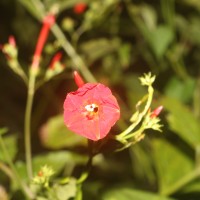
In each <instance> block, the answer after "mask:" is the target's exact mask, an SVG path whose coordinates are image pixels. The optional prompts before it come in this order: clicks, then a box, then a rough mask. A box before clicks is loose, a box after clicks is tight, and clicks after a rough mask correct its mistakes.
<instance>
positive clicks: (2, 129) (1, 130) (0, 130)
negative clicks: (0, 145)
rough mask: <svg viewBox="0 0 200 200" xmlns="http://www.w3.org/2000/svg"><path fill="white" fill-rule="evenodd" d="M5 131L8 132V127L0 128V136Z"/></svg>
mask: <svg viewBox="0 0 200 200" xmlns="http://www.w3.org/2000/svg"><path fill="white" fill-rule="evenodd" d="M6 132H8V129H7V128H6V127H4V128H0V136H1V135H4V134H5V133H6Z"/></svg>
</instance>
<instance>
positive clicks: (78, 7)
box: [74, 3, 87, 14]
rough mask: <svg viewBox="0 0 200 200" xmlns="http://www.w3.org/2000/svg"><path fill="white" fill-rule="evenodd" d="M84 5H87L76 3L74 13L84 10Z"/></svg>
mask: <svg viewBox="0 0 200 200" xmlns="http://www.w3.org/2000/svg"><path fill="white" fill-rule="evenodd" d="M86 7H87V5H86V4H85V3H77V4H76V5H75V6H74V13H76V14H81V13H83V12H84V11H85V9H86Z"/></svg>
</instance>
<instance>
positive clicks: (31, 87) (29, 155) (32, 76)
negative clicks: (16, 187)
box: [24, 72, 36, 180]
mask: <svg viewBox="0 0 200 200" xmlns="http://www.w3.org/2000/svg"><path fill="white" fill-rule="evenodd" d="M35 77H36V75H35V74H34V73H33V72H30V79H29V82H28V93H27V102H26V111H25V124H24V133H25V154H26V169H27V174H28V177H29V180H31V178H32V176H33V171H32V153H31V112H32V106H33V98H34V93H35Z"/></svg>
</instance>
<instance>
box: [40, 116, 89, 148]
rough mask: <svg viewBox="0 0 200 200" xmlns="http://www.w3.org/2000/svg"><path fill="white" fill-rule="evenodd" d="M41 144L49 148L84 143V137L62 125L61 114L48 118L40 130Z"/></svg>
mask: <svg viewBox="0 0 200 200" xmlns="http://www.w3.org/2000/svg"><path fill="white" fill-rule="evenodd" d="M40 138H41V141H42V144H43V145H44V146H45V147H48V148H51V149H59V148H64V147H73V146H76V145H80V144H81V145H85V144H86V139H85V138H83V137H81V136H79V135H77V134H75V133H74V132H72V131H70V130H69V129H68V128H67V127H66V126H65V125H64V119H63V115H57V116H55V117H52V118H50V119H49V120H48V121H47V123H46V124H45V125H44V126H43V127H42V129H41V132H40Z"/></svg>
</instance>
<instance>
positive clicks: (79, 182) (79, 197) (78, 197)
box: [75, 140, 94, 200]
mask: <svg viewBox="0 0 200 200" xmlns="http://www.w3.org/2000/svg"><path fill="white" fill-rule="evenodd" d="M93 145H94V143H93V141H91V140H88V150H89V159H88V161H87V164H86V167H85V171H83V173H82V174H81V176H80V178H79V179H78V180H77V193H76V197H75V200H82V184H83V182H84V181H85V180H86V179H87V178H88V176H89V174H90V170H91V168H92V161H93V158H94V152H93V150H94V146H93Z"/></svg>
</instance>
